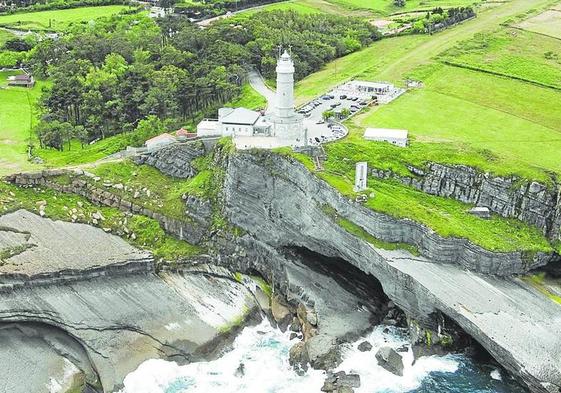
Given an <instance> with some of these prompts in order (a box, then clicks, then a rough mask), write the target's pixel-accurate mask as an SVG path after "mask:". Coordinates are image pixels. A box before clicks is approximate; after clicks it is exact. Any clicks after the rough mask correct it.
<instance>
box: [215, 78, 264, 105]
mask: <svg viewBox="0 0 561 393" xmlns="http://www.w3.org/2000/svg"><path fill="white" fill-rule="evenodd" d="M224 106H225V107H232V108H237V107H244V108H249V109H254V110H256V109H263V108H265V107H266V106H267V100H266V99H265V97H263V96H262V95H261V94H259V93H257V92H256V91H255V90H254V89H253V87H251V86H250V85H249V83H246V84H245V85H243V86H242V91H241V95H240V98H238V99H237V100H233V101H230V102H227V103H226V104H224Z"/></svg>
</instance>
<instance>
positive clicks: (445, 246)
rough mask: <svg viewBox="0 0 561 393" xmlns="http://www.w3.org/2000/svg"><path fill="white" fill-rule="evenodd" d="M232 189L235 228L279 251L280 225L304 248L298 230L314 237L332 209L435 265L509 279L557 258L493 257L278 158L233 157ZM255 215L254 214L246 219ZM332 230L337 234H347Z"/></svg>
mask: <svg viewBox="0 0 561 393" xmlns="http://www.w3.org/2000/svg"><path fill="white" fill-rule="evenodd" d="M249 174H251V175H249ZM283 187H286V189H288V188H289V187H291V188H294V189H295V192H291V193H288V192H285V191H283V190H282V189H283ZM227 188H228V189H229V191H231V192H230V194H228V195H227V207H228V209H229V210H230V212H231V214H232V215H233V217H234V219H233V223H234V224H236V225H239V226H241V227H242V228H244V229H246V230H248V231H249V232H259V233H260V234H262V236H263V238H264V240H265V241H266V242H267V243H269V244H271V245H273V246H274V247H282V246H284V245H286V239H287V238H286V237H285V236H282V235H280V232H279V231H278V230H276V229H275V227H276V226H277V225H282V226H283V227H284V228H287V230H290V231H291V237H290V238H295V239H296V242H295V244H292V245H294V246H300V245H301V241H298V238H299V237H300V235H299V234H298V228H302V229H305V230H306V234H310V235H313V234H314V233H315V228H316V227H317V224H315V223H314V220H316V219H317V217H326V215H325V213H324V212H323V211H322V207H323V206H324V205H327V206H330V207H331V208H334V209H335V210H336V211H337V212H338V213H339V214H340V215H342V216H343V217H345V218H347V219H348V220H350V221H352V222H353V223H355V224H356V225H358V226H360V227H362V228H363V229H365V230H366V231H367V232H368V233H370V234H371V235H372V236H374V237H376V238H378V239H380V240H383V241H387V242H392V243H408V244H412V245H414V246H416V247H417V249H418V250H419V251H420V253H421V254H422V255H423V256H425V257H426V258H427V259H428V260H430V261H432V262H435V263H442V264H450V263H452V264H457V265H460V266H463V267H465V268H467V269H469V270H472V271H476V272H480V273H485V274H495V275H501V276H507V275H512V274H519V273H524V272H527V271H529V270H530V269H533V268H536V267H539V266H543V265H545V264H547V263H548V262H549V261H551V260H553V259H554V255H552V254H545V253H541V252H538V253H535V254H532V255H530V254H529V253H523V252H518V251H517V252H505V253H499V252H491V251H488V250H485V249H483V248H482V247H480V246H478V245H475V244H473V243H471V242H470V241H468V240H466V239H459V238H451V237H450V238H444V237H442V236H439V235H438V234H436V233H435V232H434V231H432V230H431V229H429V228H427V227H425V226H423V225H421V224H419V223H416V222H414V221H411V220H408V219H396V218H394V217H391V216H388V215H386V214H382V213H377V212H374V211H372V210H370V209H367V208H366V207H363V206H362V205H360V204H358V203H353V202H351V201H349V200H348V199H347V198H345V197H343V196H342V195H341V194H339V193H338V192H336V191H335V190H333V189H332V188H331V187H330V186H328V185H327V184H326V183H324V182H323V181H320V180H318V179H316V178H314V177H313V176H311V175H310V173H309V171H308V170H307V169H306V168H304V167H303V166H302V165H300V164H299V163H297V162H295V161H293V162H291V161H288V160H287V159H285V158H283V157H281V156H278V155H274V154H268V153H259V154H258V153H255V154H247V153H245V154H243V153H242V154H237V155H234V156H233V157H231V159H230V164H229V169H228V176H227ZM304 190H305V191H304ZM281 196H282V198H281ZM228 203H229V204H228ZM252 204H253V205H252ZM250 206H251V207H250ZM250 210H251V213H252V214H245V213H247V212H249V211H250ZM244 216H245V217H244ZM257 217H258V218H260V219H261V220H259V221H258V220H257ZM308 220H309V221H308ZM330 226H331V229H330V230H331V231H332V232H333V231H336V232H340V233H344V231H343V230H340V229H339V230H337V228H335V227H336V226H334V225H330ZM300 238H302V239H303V237H300ZM324 247H325V248H324V249H323V253H324V254H325V255H327V256H339V255H338V253H336V252H334V251H333V250H332V248H333V247H332V246H330V245H327V246H324Z"/></svg>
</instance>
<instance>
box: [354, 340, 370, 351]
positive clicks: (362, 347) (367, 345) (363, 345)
mask: <svg viewBox="0 0 561 393" xmlns="http://www.w3.org/2000/svg"><path fill="white" fill-rule="evenodd" d="M357 348H358V350H359V351H360V352H368V351H370V350H371V349H372V344H370V343H369V342H368V341H363V342H361V343H360V344H358V347H357Z"/></svg>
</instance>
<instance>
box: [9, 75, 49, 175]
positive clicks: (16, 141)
mask: <svg viewBox="0 0 561 393" xmlns="http://www.w3.org/2000/svg"><path fill="white" fill-rule="evenodd" d="M13 74H15V73H14V72H0V176H2V175H6V174H8V173H13V172H16V171H21V170H27V169H35V168H38V166H37V165H33V164H31V163H29V162H28V161H27V145H28V142H29V138H30V137H31V138H32V140H33V141H35V136H34V135H33V134H31V132H30V129H31V128H30V127H31V123H32V122H34V121H35V116H36V113H35V111H36V108H35V102H36V101H37V99H38V97H39V95H40V94H41V89H42V87H43V86H45V85H46V82H43V81H38V82H37V83H36V85H35V87H34V88H33V89H26V88H23V87H7V82H6V78H7V77H8V76H9V75H13Z"/></svg>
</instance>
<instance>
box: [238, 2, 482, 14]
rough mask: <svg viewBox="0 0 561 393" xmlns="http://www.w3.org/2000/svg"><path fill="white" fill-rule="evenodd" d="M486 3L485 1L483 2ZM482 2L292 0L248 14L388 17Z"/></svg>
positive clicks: (254, 10)
mask: <svg viewBox="0 0 561 393" xmlns="http://www.w3.org/2000/svg"><path fill="white" fill-rule="evenodd" d="M483 1H484V0H483ZM483 1H482V0H408V1H407V2H406V4H405V7H396V6H395V5H394V2H393V0H374V1H373V0H290V1H286V2H282V3H276V4H271V5H267V6H265V7H262V8H258V9H253V10H250V11H248V12H257V11H259V10H263V9H266V10H271V9H275V10H277V9H280V10H288V9H290V10H294V11H296V12H301V13H306V14H309V13H313V12H325V13H333V14H339V15H353V16H368V17H373V16H387V15H392V14H399V13H406V12H413V11H423V10H431V9H433V8H435V7H443V8H450V7H465V6H470V5H474V4H478V3H482V2H483Z"/></svg>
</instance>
